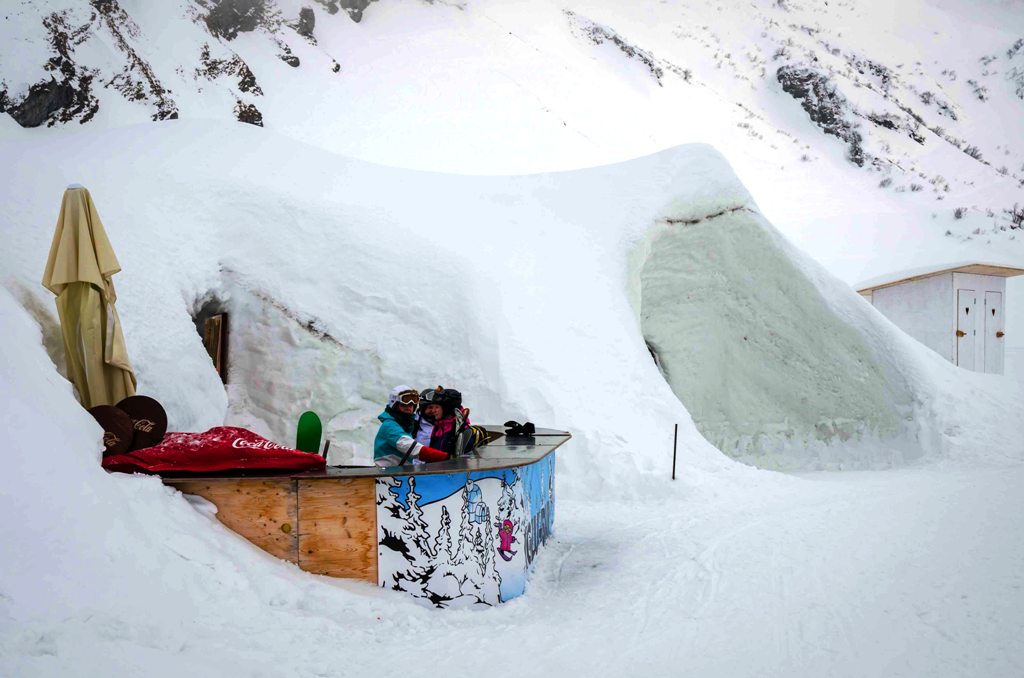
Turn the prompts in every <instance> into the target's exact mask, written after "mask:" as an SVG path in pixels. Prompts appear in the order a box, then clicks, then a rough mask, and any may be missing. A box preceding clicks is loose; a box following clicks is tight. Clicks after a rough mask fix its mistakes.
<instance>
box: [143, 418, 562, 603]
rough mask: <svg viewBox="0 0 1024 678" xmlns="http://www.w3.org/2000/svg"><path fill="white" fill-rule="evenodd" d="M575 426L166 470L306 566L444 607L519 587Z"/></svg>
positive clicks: (245, 530) (257, 539) (549, 516)
mask: <svg viewBox="0 0 1024 678" xmlns="http://www.w3.org/2000/svg"><path fill="white" fill-rule="evenodd" d="M495 431H496V432H500V429H495ZM570 437H571V436H570V435H569V434H568V433H565V432H563V431H554V430H550V429H539V430H538V431H537V434H536V435H535V436H532V437H530V438H514V439H509V438H506V437H503V436H500V435H499V436H498V437H496V438H495V439H494V440H492V441H491V442H490V443H488V444H487V445H484V446H483V447H481V448H479V449H478V450H477V451H476V452H475V453H474V454H473V455H470V456H467V457H462V458H459V459H455V460H451V461H447V462H441V463H437V464H419V465H407V466H395V467H390V468H378V467H366V466H362V467H351V466H350V467H336V466H329V467H327V468H326V469H325V470H323V471H317V472H308V473H290V474H289V473H282V474H277V475H275V474H272V473H267V472H259V473H257V474H250V475H239V474H235V475H231V474H224V475H217V476H208V477H202V478H198V477H178V478H171V477H165V478H164V479H163V481H164V483H166V484H167V485H170V486H172V487H175V488H176V489H178V490H180V491H181V492H183V493H186V494H194V495H199V496H201V497H203V498H205V499H207V500H209V501H210V502H212V503H213V504H215V505H216V506H217V518H218V519H219V520H220V521H221V522H222V523H224V525H226V526H227V527H228V528H230V529H231V530H233V531H235V532H237V533H238V534H240V535H242V536H243V537H245V538H246V539H248V540H249V541H251V542H252V543H254V544H256V545H257V546H259V547H260V548H262V549H263V550H265V551H267V552H268V553H270V554H272V555H274V556H277V557H278V558H281V559H282V560H287V561H289V562H292V563H295V564H297V565H298V566H299V567H300V568H302V569H303V570H306V571H308V572H313V573H316V574H324V575H328V576H332V577H343V578H347V579H359V580H363V581H368V582H372V583H376V584H378V585H380V586H382V587H385V588H388V589H392V590H400V591H405V592H407V593H408V594H410V595H412V596H414V597H416V598H419V599H422V600H423V601H425V602H427V603H429V604H432V605H434V606H437V607H471V606H479V605H493V604H496V603H499V602H503V601H505V600H508V599H510V598H513V597H515V596H517V595H519V594H521V593H522V592H523V590H524V589H525V583H526V576H527V574H528V571H529V569H530V565H531V563H532V561H533V558H534V556H535V555H536V553H537V550H538V548H539V547H540V546H541V545H542V544H543V543H544V541H545V540H546V539H547V537H548V535H549V534H550V533H551V530H552V528H553V525H554V470H555V465H554V461H555V455H554V451H555V449H556V448H558V447H559V446H561V445H562V444H564V443H565V442H566V441H567V440H569V438H570Z"/></svg>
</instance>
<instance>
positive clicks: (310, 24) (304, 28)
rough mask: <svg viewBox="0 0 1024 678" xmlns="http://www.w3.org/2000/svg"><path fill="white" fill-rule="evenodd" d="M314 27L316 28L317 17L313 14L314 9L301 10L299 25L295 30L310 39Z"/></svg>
mask: <svg viewBox="0 0 1024 678" xmlns="http://www.w3.org/2000/svg"><path fill="white" fill-rule="evenodd" d="M335 11H337V10H335ZM314 27H316V15H315V14H313V10H312V8H310V7H303V8H302V9H300V10H299V23H298V25H297V26H296V27H295V30H296V31H297V32H298V34H299V35H303V36H305V37H307V38H309V37H312V35H313V28H314Z"/></svg>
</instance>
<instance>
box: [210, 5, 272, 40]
mask: <svg viewBox="0 0 1024 678" xmlns="http://www.w3.org/2000/svg"><path fill="white" fill-rule="evenodd" d="M266 15H267V7H266V2H265V0H219V2H217V4H216V5H215V6H214V7H213V9H211V10H210V13H209V14H207V15H206V27H207V28H208V29H210V33H212V34H213V35H215V36H218V37H222V38H224V39H225V40H233V39H234V38H235V37H236V36H237V35H238V34H239V33H248V32H250V31H254V30H256V29H257V28H258V27H259V26H260V24H261V23H262V22H263V20H264V19H265V18H266Z"/></svg>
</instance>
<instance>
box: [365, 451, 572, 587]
mask: <svg viewBox="0 0 1024 678" xmlns="http://www.w3.org/2000/svg"><path fill="white" fill-rule="evenodd" d="M554 465H555V455H554V454H549V455H547V456H546V457H545V458H543V459H541V460H540V461H538V462H535V463H533V464H530V465H528V466H521V467H518V468H509V469H497V470H493V471H476V472H473V473H468V474H467V473H452V474H434V475H420V476H400V477H387V478H378V479H377V541H378V548H377V572H378V575H377V576H378V580H379V581H378V583H379V584H380V585H381V586H383V587H386V588H390V589H393V590H396V591H405V592H407V593H409V594H410V595H412V596H413V597H415V598H418V599H421V600H422V601H424V602H425V603H429V604H431V605H434V606H436V607H474V606H480V605H484V606H490V605H496V604H497V603H501V602H504V601H507V600H511V599H512V598H515V597H516V596H519V595H522V593H523V592H524V591H525V589H526V577H527V574H528V572H529V569H530V564H531V563H532V562H533V559H534V557H535V556H536V554H537V551H538V549H539V548H540V547H541V545H543V544H544V542H545V541H546V540H547V538H548V536H549V535H550V534H551V531H552V528H553V526H554V521H555V475H554V470H555V467H554Z"/></svg>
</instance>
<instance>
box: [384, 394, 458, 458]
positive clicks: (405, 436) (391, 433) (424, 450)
mask: <svg viewBox="0 0 1024 678" xmlns="http://www.w3.org/2000/svg"><path fill="white" fill-rule="evenodd" d="M419 402H420V394H419V391H417V390H416V389H414V388H411V387H409V386H405V385H401V386H396V387H394V388H393V389H391V393H390V394H388V404H387V407H385V408H384V411H383V412H381V413H380V414H379V415H377V419H379V420H380V428H379V429H377V437H376V438H375V439H374V441H373V463H374V464H376V465H377V466H398V465H399V464H404V463H407V462H409V461H410V460H413V459H415V460H418V461H421V462H431V461H444V460H445V459H447V458H448V453H447V452H442V451H441V450H435V449H434V448H432V447H427V446H426V445H423V444H421V443H418V442H416V440H415V439H414V438H413V427H414V424H415V414H416V407H417V406H418V405H419Z"/></svg>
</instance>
